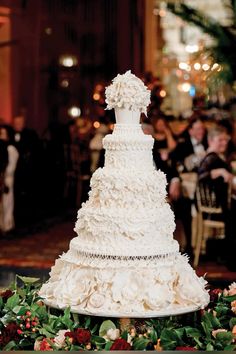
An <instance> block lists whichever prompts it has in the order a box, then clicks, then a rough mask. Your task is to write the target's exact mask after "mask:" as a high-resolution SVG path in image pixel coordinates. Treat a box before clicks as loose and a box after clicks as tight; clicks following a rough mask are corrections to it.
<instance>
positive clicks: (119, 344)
mask: <svg viewBox="0 0 236 354" xmlns="http://www.w3.org/2000/svg"><path fill="white" fill-rule="evenodd" d="M130 349H131V345H130V344H129V343H128V342H126V340H125V339H123V338H118V339H116V340H115V342H114V343H113V344H112V346H111V348H110V350H130Z"/></svg>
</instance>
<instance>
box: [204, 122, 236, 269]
mask: <svg viewBox="0 0 236 354" xmlns="http://www.w3.org/2000/svg"><path fill="white" fill-rule="evenodd" d="M228 142H229V135H228V134H227V131H226V130H225V129H224V128H222V127H219V126H215V127H213V128H212V129H210V130H209V132H208V144H209V147H208V149H207V154H206V156H205V157H204V158H203V160H202V161H201V163H200V166H199V170H198V173H199V182H201V183H203V184H207V185H208V188H209V189H210V190H213V191H214V193H215V195H216V201H217V204H218V205H220V206H221V208H222V211H223V214H222V218H223V221H224V223H225V241H226V248H225V249H222V251H223V252H224V253H223V254H222V256H224V257H225V258H227V263H228V267H229V269H232V270H236V262H235V254H234V253H235V249H236V223H235V220H234V219H235V215H236V214H235V213H236V200H235V199H233V198H232V199H231V205H230V206H229V202H228V200H229V187H230V186H231V185H233V187H235V183H232V182H233V181H235V177H234V176H233V174H232V173H231V169H230V166H229V165H228V164H227V162H226V160H225V156H224V154H225V152H226V150H227V146H228Z"/></svg>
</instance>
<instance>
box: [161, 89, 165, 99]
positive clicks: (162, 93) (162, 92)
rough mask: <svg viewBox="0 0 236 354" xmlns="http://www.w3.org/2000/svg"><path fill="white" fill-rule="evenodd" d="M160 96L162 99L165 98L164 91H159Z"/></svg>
mask: <svg viewBox="0 0 236 354" xmlns="http://www.w3.org/2000/svg"><path fill="white" fill-rule="evenodd" d="M160 96H161V97H163V98H164V97H166V91H165V90H161V91H160Z"/></svg>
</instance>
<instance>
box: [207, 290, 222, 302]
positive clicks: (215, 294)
mask: <svg viewBox="0 0 236 354" xmlns="http://www.w3.org/2000/svg"><path fill="white" fill-rule="evenodd" d="M219 294H222V290H221V289H213V290H210V292H209V295H210V301H211V302H216V301H217V300H218V297H219Z"/></svg>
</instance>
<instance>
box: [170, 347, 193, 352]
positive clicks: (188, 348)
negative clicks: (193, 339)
mask: <svg viewBox="0 0 236 354" xmlns="http://www.w3.org/2000/svg"><path fill="white" fill-rule="evenodd" d="M175 350H184V351H185V350H186V351H190V352H195V351H197V349H196V348H194V347H176V348H175Z"/></svg>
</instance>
